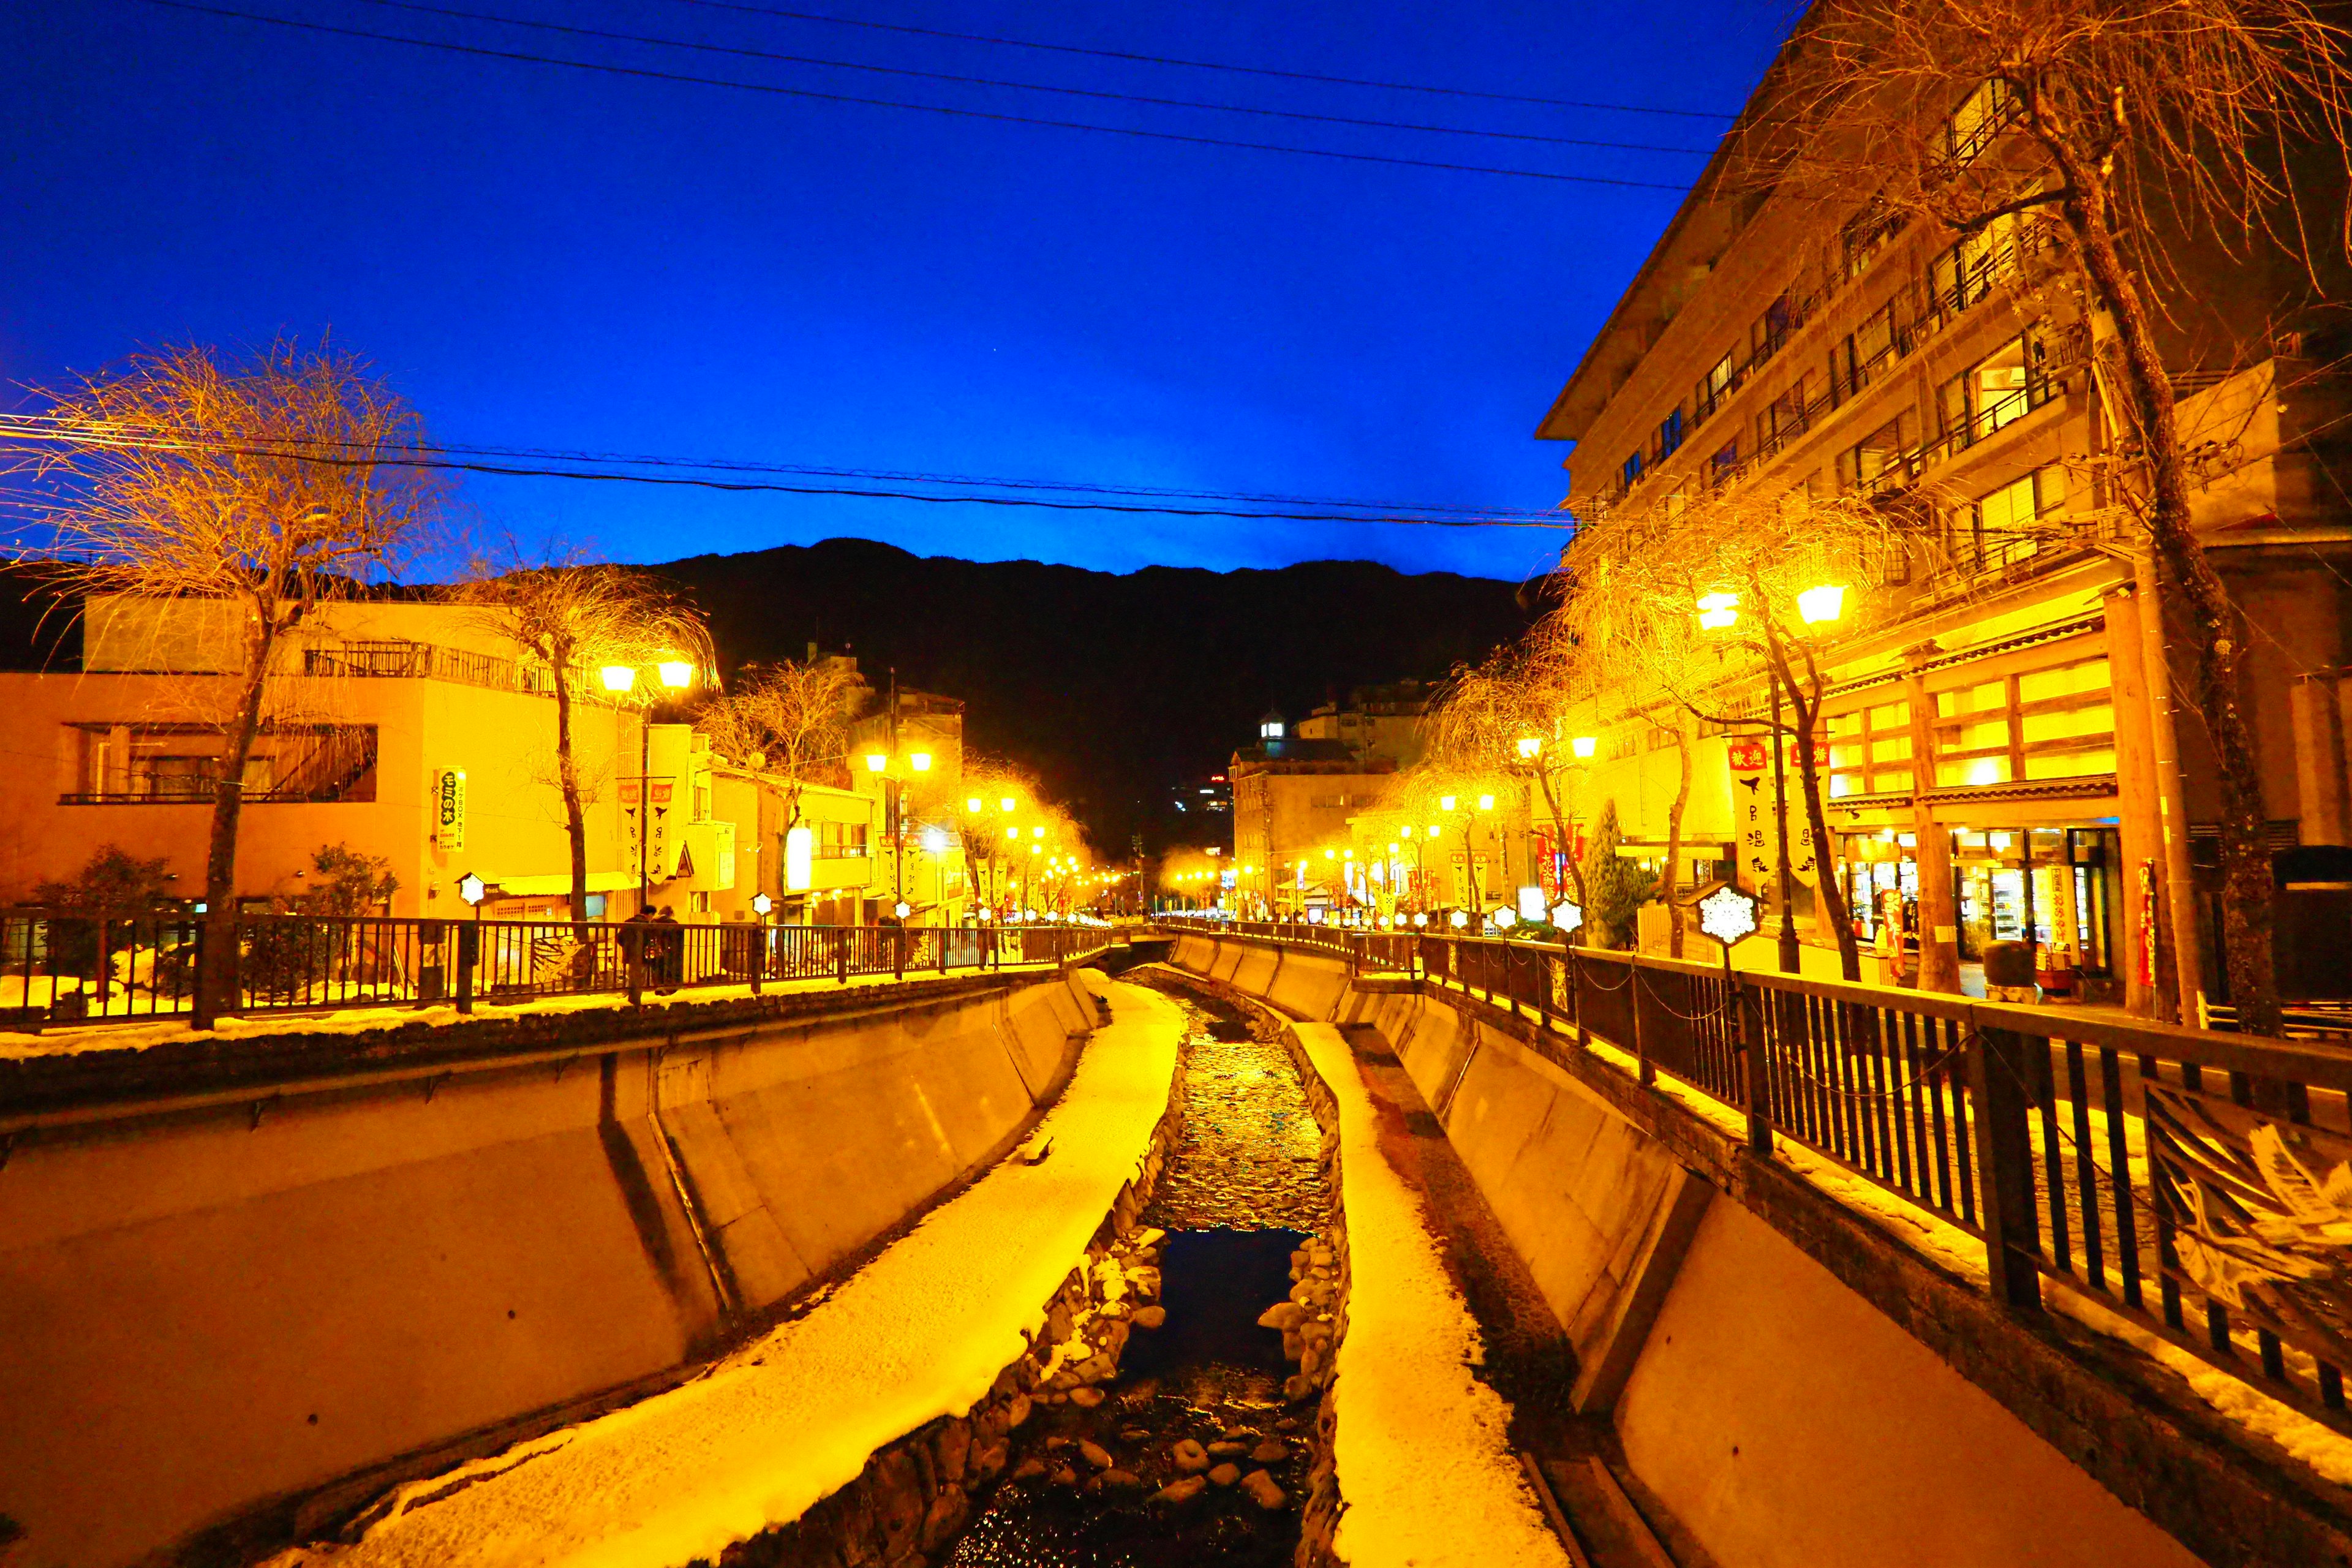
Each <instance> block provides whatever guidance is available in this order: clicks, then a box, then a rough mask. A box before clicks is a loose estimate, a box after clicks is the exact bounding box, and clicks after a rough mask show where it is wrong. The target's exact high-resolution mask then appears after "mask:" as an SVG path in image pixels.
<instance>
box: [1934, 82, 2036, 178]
mask: <svg viewBox="0 0 2352 1568" xmlns="http://www.w3.org/2000/svg"><path fill="white" fill-rule="evenodd" d="M2017 110H2018V103H2017V99H2016V97H2015V96H2014V95H2013V94H2012V93H2011V91H2010V89H2009V84H2008V83H2007V82H2005V81H2002V80H2001V79H2000V78H1998V77H1988V78H1987V79H1985V80H1983V81H1981V82H1979V83H1978V84H1977V87H1976V90H1975V91H1973V92H1971V93H1969V95H1968V97H1966V98H1964V99H1962V100H1960V106H1959V107H1958V109H1955V110H1952V112H1951V116H1950V118H1948V119H1947V120H1946V121H1944V123H1943V126H1942V138H1941V140H1942V142H1943V147H1942V152H1943V154H1944V157H1945V159H1946V161H1947V162H1948V163H1950V164H1951V166H1952V171H1953V172H1954V173H1958V171H1959V170H1961V169H1965V168H1967V167H1968V166H1969V164H1970V163H1974V162H1976V160H1977V157H1978V155H1979V154H1980V153H1983V152H1984V150H1985V149H1986V148H1987V147H1989V146H1990V145H1991V144H1992V140H1993V138H1994V137H1996V136H1998V135H2000V132H2001V129H2002V127H2004V126H2006V125H2007V124H2008V123H2009V122H2010V121H2011V120H2014V119H2015V118H2016V117H2017Z"/></svg>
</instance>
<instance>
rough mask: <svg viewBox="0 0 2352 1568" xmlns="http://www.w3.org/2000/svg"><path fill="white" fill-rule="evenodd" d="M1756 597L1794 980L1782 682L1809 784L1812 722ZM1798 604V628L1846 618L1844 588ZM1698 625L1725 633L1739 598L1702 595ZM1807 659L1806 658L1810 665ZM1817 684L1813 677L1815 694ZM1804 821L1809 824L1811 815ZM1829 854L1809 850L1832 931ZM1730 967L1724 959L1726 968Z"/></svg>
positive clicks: (1782, 946)
mask: <svg viewBox="0 0 2352 1568" xmlns="http://www.w3.org/2000/svg"><path fill="white" fill-rule="evenodd" d="M1757 597H1758V599H1759V605H1758V606H1757V607H1758V612H1759V613H1758V616H1757V622H1758V625H1759V627H1760V628H1761V632H1762V637H1763V641H1764V653H1765V660H1764V684H1765V688H1766V689H1767V690H1768V691H1769V694H1770V696H1771V701H1772V710H1771V713H1772V716H1771V730H1772V805H1773V810H1774V813H1775V815H1776V816H1778V818H1779V837H1780V888H1779V893H1780V931H1778V932H1777V933H1776V935H1777V945H1778V950H1779V951H1778V954H1777V956H1778V958H1779V960H1780V972H1781V973H1784V974H1794V973H1799V972H1800V971H1801V969H1802V968H1803V967H1804V959H1803V955H1802V954H1801V952H1800V951H1799V948H1798V943H1797V911H1796V871H1795V867H1794V866H1793V865H1792V864H1791V858H1790V853H1789V767H1788V760H1787V747H1786V746H1785V745H1784V744H1783V743H1782V737H1783V735H1784V734H1785V733H1786V726H1785V725H1784V724H1783V722H1782V721H1781V718H1780V695H1781V686H1782V683H1783V682H1784V681H1785V682H1786V683H1787V684H1788V688H1789V692H1788V695H1789V700H1790V701H1791V702H1793V703H1795V704H1796V705H1797V711H1798V714H1799V717H1800V719H1801V723H1800V724H1799V726H1798V735H1797V738H1798V742H1799V745H1798V751H1799V756H1798V760H1797V763H1798V766H1799V767H1801V768H1802V769H1804V770H1805V774H1806V777H1807V778H1808V779H1811V777H1812V776H1813V772H1812V770H1813V757H1812V744H1811V742H1812V734H1811V730H1812V723H1811V719H1810V718H1806V717H1805V715H1806V709H1805V706H1804V700H1803V698H1802V697H1801V695H1800V694H1799V692H1798V691H1797V689H1796V679H1795V676H1794V674H1793V673H1792V672H1790V669H1789V668H1788V662H1789V661H1788V656H1787V654H1786V653H1785V652H1784V651H1783V650H1782V648H1781V646H1780V626H1779V624H1778V623H1777V622H1775V620H1774V619H1773V616H1772V611H1771V607H1770V605H1769V604H1765V603H1762V602H1761V601H1762V599H1763V595H1761V594H1760V593H1759V595H1757ZM1796 599H1797V618H1798V619H1799V620H1800V621H1801V622H1802V623H1803V624H1804V625H1806V626H1828V625H1830V624H1832V622H1834V621H1836V620H1838V619H1839V618H1840V617H1841V616H1843V615H1844V614H1845V600H1846V587H1845V584H1843V583H1824V584H1819V585H1817V586H1815V587H1811V588H1806V589H1803V590H1801V591H1800V592H1799V593H1798V595H1797V596H1796ZM1698 611H1699V617H1698V624H1699V626H1700V627H1701V629H1703V630H1706V631H1723V630H1727V629H1729V628H1730V627H1732V626H1737V625H1738V621H1739V615H1740V609H1739V595H1737V594H1735V593H1731V592H1729V591H1727V590H1717V592H1715V593H1712V594H1706V595H1701V596H1700V598H1699V601H1698ZM1807 658H1808V659H1810V658H1811V655H1810V653H1809V654H1808V655H1807ZM1818 679H1819V678H1818V676H1817V677H1816V685H1817V688H1818ZM1814 711H1815V712H1816V713H1817V712H1818V711H1819V709H1818V706H1816V708H1815V709H1814ZM1807 798H1808V799H1809V800H1810V799H1811V798H1812V797H1811V795H1808V797H1807ZM1807 819H1808V821H1810V820H1811V813H1810V810H1809V811H1808V817H1807ZM1828 851H1829V846H1828V845H1827V844H1815V845H1814V846H1813V862H1814V867H1815V874H1816V877H1817V878H1818V879H1822V880H1824V881H1825V882H1826V883H1827V894H1826V900H1825V901H1826V903H1827V905H1828V909H1829V912H1830V915H1831V921H1830V923H1831V924H1832V927H1834V926H1837V925H1839V924H1842V923H1843V904H1842V900H1840V898H1839V895H1838V893H1837V873H1836V871H1835V870H1834V868H1832V867H1831V866H1830V865H1829V863H1828ZM1666 874H1667V876H1668V877H1669V878H1671V877H1672V876H1673V875H1674V868H1672V867H1669V868H1667V873H1666ZM1844 943H1845V939H1843V938H1841V939H1840V943H1839V945H1840V949H1841V952H1843V947H1844ZM1728 962H1729V960H1728V958H1727V959H1726V963H1728Z"/></svg>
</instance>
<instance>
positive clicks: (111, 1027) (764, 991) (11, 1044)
mask: <svg viewBox="0 0 2352 1568" xmlns="http://www.w3.org/2000/svg"><path fill="white" fill-rule="evenodd" d="M1058 967H1059V965H1058V964H1055V963H1008V964H1006V965H1005V966H1004V967H1003V969H1001V970H999V969H992V970H989V971H987V972H986V973H990V974H1020V973H1032V972H1034V973H1048V972H1050V971H1052V970H1054V969H1056V968H1058ZM979 973H982V971H979V970H976V969H952V970H950V971H949V972H948V973H946V974H945V975H941V974H940V973H939V971H937V970H936V969H926V970H922V971H920V972H918V971H915V970H908V972H907V979H908V980H910V981H914V980H940V979H950V980H953V979H960V978H964V977H968V976H971V975H975V974H979ZM897 984H901V982H900V981H899V979H898V976H896V975H894V974H853V975H851V976H850V977H849V982H848V984H843V983H842V982H841V981H839V980H837V979H835V978H833V977H831V976H819V977H817V978H814V979H809V980H771V981H768V982H767V983H765V984H762V985H761V988H760V994H761V995H763V996H776V995H784V994H797V993H801V992H809V991H854V990H856V989H858V988H860V987H865V986H875V985H897ZM749 995H751V986H749V985H695V986H688V987H684V988H682V989H680V990H677V991H674V992H672V993H671V994H668V995H667V996H664V995H660V994H657V993H655V992H653V991H647V992H646V1000H645V1005H646V1006H648V1007H684V1006H689V1005H693V1004H695V1003H698V1002H731V1001H740V1000H741V999H742V998H744V997H746V996H749ZM627 1005H629V999H628V997H627V995H626V994H624V993H621V992H617V991H600V992H595V993H593V994H588V995H578V996H534V997H532V998H530V1000H528V1001H523V1002H492V1001H489V1000H488V999H480V1000H477V1001H476V1002H475V1004H474V1011H473V1013H472V1014H471V1015H470V1017H472V1018H475V1019H481V1018H522V1017H530V1016H533V1015H538V1014H548V1013H583V1012H590V1011H593V1010H596V1009H601V1008H613V1007H625V1006H627ZM467 1017H468V1016H467V1015H463V1014H460V1013H459V1012H458V1011H457V1006H456V1005H455V1004H452V1003H441V1004H436V1005H432V1006H425V1007H420V1006H416V1005H413V1004H410V1005H384V1006H376V1007H346V1008H342V1009H340V1010H338V1011H333V1012H319V1013H255V1014H251V1015H248V1016H241V1017H232V1018H222V1019H219V1020H217V1026H216V1027H215V1028H214V1029H213V1030H212V1031H210V1032H209V1033H206V1032H204V1031H201V1030H196V1029H192V1028H190V1027H188V1026H187V1024H186V1022H185V1021H184V1020H183V1019H174V1018H159V1019H157V1020H155V1021H154V1022H153V1023H152V1024H132V1023H117V1024H101V1025H97V1026H91V1027H89V1028H79V1029H48V1030H45V1031H43V1032H42V1033H40V1034H37V1035H25V1034H16V1033H14V1032H10V1031H0V1060H5V1059H7V1058H26V1057H67V1056H77V1055H79V1054H81V1053H83V1052H86V1051H143V1050H148V1049H151V1048H152V1047H156V1046H163V1045H177V1044H184V1043H187V1042H190V1041H196V1040H240V1039H252V1038H255V1037H259V1036H264V1035H364V1034H369V1033H372V1032H373V1031H375V1030H379V1029H399V1028H405V1027H406V1026H409V1025H411V1024H430V1025H432V1026H435V1027H436V1028H438V1027H443V1026H448V1025H452V1024H457V1023H460V1022H463V1021H466V1020H467Z"/></svg>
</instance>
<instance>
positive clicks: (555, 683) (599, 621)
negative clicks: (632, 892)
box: [457, 562, 713, 921]
mask: <svg viewBox="0 0 2352 1568" xmlns="http://www.w3.org/2000/svg"><path fill="white" fill-rule="evenodd" d="M457 599H458V601H459V602H460V603H461V604H465V605H470V606H472V608H473V610H474V612H475V614H474V619H475V622H476V624H477V625H478V626H481V627H482V628H483V629H485V630H487V631H488V632H490V633H491V634H493V635H494V636H498V637H505V638H507V639H508V640H509V641H511V642H513V643H514V644H515V645H516V646H517V647H520V648H521V649H522V651H523V653H524V654H525V655H526V656H527V657H528V658H529V659H530V663H531V664H532V665H533V666H534V667H535V668H538V669H539V670H541V672H542V673H544V674H545V676H546V678H547V680H548V684H549V686H550V688H551V689H552V691H553V693H554V696H555V758H554V761H555V770H554V774H555V776H554V781H553V782H554V784H555V788H556V792H557V794H558V795H560V796H561V797H562V803H563V827H564V834H565V837H566V838H567V839H568V840H569V842H570V846H571V852H572V919H573V920H575V921H585V920H586V919H587V918H588V818H587V808H588V805H589V803H590V801H591V800H592V798H593V796H594V795H595V794H596V791H597V786H598V781H596V780H594V779H591V778H590V777H588V776H587V775H586V774H585V773H583V770H582V769H581V766H580V758H579V745H578V740H577V736H576V733H575V731H576V710H577V709H578V708H579V706H580V704H581V702H582V701H583V700H585V699H586V698H587V697H588V696H589V695H590V694H591V693H596V692H601V691H603V690H604V682H603V679H602V677H601V672H602V671H603V670H604V669H605V668H628V669H630V670H632V671H635V672H637V679H638V681H639V682H640V683H642V682H643V681H644V680H645V679H646V674H645V672H646V670H647V669H648V668H650V667H652V666H654V665H656V664H657V663H661V662H684V663H690V664H692V665H693V666H694V667H695V668H697V669H698V670H707V669H709V668H710V667H711V665H712V663H713V658H712V654H711V645H710V634H709V630H708V628H707V627H706V626H705V625H704V623H703V619H702V616H701V613H700V612H699V611H698V610H696V609H695V608H694V607H693V605H691V604H689V603H688V601H687V600H686V599H685V598H684V597H683V596H682V595H679V594H678V593H677V591H676V590H675V589H673V588H671V587H670V586H669V585H668V584H666V583H664V582H663V581H662V580H661V579H659V578H657V577H655V576H653V575H652V574H649V573H645V572H639V571H635V570H634V569H632V568H630V567H626V566H613V565H605V564H601V563H574V562H566V563H559V564H555V565H546V566H524V567H518V568H515V569H513V570H509V571H506V572H501V573H498V574H495V575H487V576H479V577H478V578H476V579H475V580H474V581H472V582H469V583H467V584H462V585H461V586H460V587H459V588H458V589H457ZM648 722H650V718H648Z"/></svg>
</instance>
